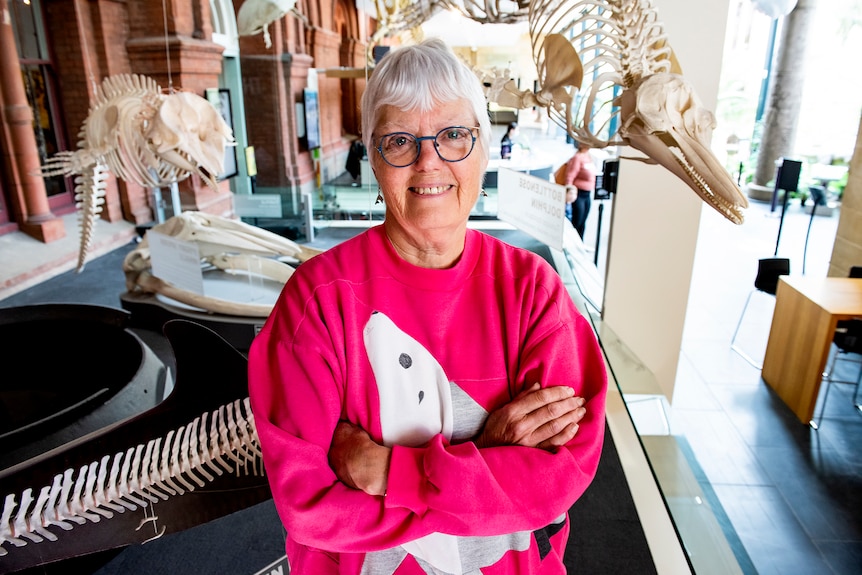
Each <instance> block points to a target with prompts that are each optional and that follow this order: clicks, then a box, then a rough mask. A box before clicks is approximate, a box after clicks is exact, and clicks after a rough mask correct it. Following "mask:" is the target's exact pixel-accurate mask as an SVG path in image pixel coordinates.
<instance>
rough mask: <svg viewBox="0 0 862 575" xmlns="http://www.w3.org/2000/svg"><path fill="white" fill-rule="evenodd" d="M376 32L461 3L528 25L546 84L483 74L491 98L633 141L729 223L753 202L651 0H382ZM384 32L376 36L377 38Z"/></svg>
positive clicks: (475, 12) (595, 141)
mask: <svg viewBox="0 0 862 575" xmlns="http://www.w3.org/2000/svg"><path fill="white" fill-rule="evenodd" d="M377 4H378V21H379V22H380V23H381V29H380V30H379V31H378V35H384V34H392V33H395V32H398V31H400V30H404V29H406V28H409V27H416V26H419V25H420V24H421V23H422V22H423V21H424V20H425V19H427V18H430V17H431V16H432V15H433V14H435V13H436V12H437V11H438V10H442V9H444V8H449V9H456V10H457V11H458V12H460V13H461V14H462V15H464V16H465V17H467V18H471V19H473V20H476V21H477V22H480V23H502V22H517V21H522V20H523V19H524V17H525V16H526V19H527V20H528V22H529V29H530V42H531V44H532V53H533V61H534V63H535V65H536V70H537V72H538V80H539V88H538V90H537V91H536V92H535V93H534V92H532V91H530V90H520V89H518V87H517V85H516V84H515V82H514V80H510V79H509V77H508V73H509V72H508V70H506V71H503V72H500V71H498V70H493V71H490V72H488V71H480V72H478V75H479V76H480V78H482V80H483V84H484V85H485V87H486V90H485V93H486V97H487V98H488V100H489V101H492V102H496V103H498V104H500V105H502V106H506V107H511V108H517V109H521V108H528V107H532V106H537V107H540V108H545V109H547V112H548V116H549V117H550V118H551V120H553V121H554V122H555V123H557V124H558V125H559V126H560V127H562V128H563V129H565V130H566V132H567V133H568V134H569V135H570V136H571V137H573V138H574V139H575V140H578V141H580V142H584V143H586V144H589V145H590V146H592V147H594V148H604V147H608V146H630V147H632V148H635V149H637V150H639V151H641V152H643V153H644V154H645V155H646V156H647V160H643V158H634V159H638V160H641V161H648V162H650V163H658V164H661V165H662V166H664V167H665V168H666V169H668V170H669V171H671V172H672V173H673V174H675V175H676V176H677V177H679V178H680V179H681V180H682V181H683V182H685V184H686V185H687V186H688V187H689V188H691V189H692V190H693V191H694V192H695V193H696V194H697V195H698V196H699V197H700V198H701V199H702V200H703V201H704V202H706V203H707V204H708V205H710V206H711V207H713V208H714V209H715V210H717V211H718V212H719V213H720V214H721V215H723V216H724V217H725V218H727V219H728V220H730V221H732V222H734V223H737V224H739V223H742V221H743V215H742V209H743V208H746V207H747V206H748V200H746V198H745V196H744V195H743V194H742V192H740V191H739V187H738V186H737V185H736V183H735V182H734V181H733V179H732V178H731V177H730V175H729V174H728V173H727V170H725V169H724V166H722V165H721V163H720V162H719V161H718V159H717V158H716V157H715V155H714V154H713V153H712V150H711V149H710V137H711V134H712V129H713V128H714V126H715V117H714V116H713V114H712V112H711V111H709V110H708V109H706V108H704V106H703V105H702V104H701V102H700V100H699V99H698V97H697V94H696V93H695V91H694V89H693V88H692V86H691V84H690V83H689V82H688V81H687V80H686V79H685V77H684V76H683V75H682V72H681V70H680V67H679V65H678V63H677V61H676V58H675V57H674V54H673V51H672V50H671V48H670V46H669V44H668V39H667V36H666V34H665V32H664V29H663V26H662V23H661V21H660V19H659V15H658V12H657V11H656V9H655V8H654V7H653V5H652V2H651V1H650V0H568V1H562V2H561V1H559V0H533V1H531V2H502V1H494V0H486V1H485V2H484V5H482V4H480V3H479V2H475V1H469V0H468V1H463V2H458V1H455V0H437V1H430V2H417V3H413V2H405V1H402V0H394V1H388V2H387V1H384V0H378V3H377ZM377 39H379V38H373V39H372V42H374V41H375V40H377Z"/></svg>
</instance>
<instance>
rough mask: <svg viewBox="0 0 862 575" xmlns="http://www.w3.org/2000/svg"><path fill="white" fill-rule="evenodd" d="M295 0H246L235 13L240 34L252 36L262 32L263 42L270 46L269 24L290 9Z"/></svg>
mask: <svg viewBox="0 0 862 575" xmlns="http://www.w3.org/2000/svg"><path fill="white" fill-rule="evenodd" d="M295 4H296V0H246V1H245V2H243V3H242V6H240V7H239V12H238V13H237V15H236V27H237V31H238V32H239V35H240V36H254V35H255V34H260V33H261V32H263V42H264V44H265V45H266V47H267V48H272V38H270V36H269V25H270V24H272V23H273V22H275V21H276V20H279V19H281V18H283V17H284V16H285V15H286V14H287V13H288V12H290V11H292V10H293V8H294V5H295Z"/></svg>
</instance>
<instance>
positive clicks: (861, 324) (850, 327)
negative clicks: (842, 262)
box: [812, 266, 862, 429]
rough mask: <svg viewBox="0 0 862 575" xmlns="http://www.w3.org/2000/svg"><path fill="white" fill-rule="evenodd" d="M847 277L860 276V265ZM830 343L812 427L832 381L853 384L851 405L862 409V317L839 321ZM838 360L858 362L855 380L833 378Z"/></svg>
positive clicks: (819, 419) (861, 276) (816, 420)
mask: <svg viewBox="0 0 862 575" xmlns="http://www.w3.org/2000/svg"><path fill="white" fill-rule="evenodd" d="M847 277H850V278H857V279H859V278H862V266H853V267H851V268H850V273H849V274H847ZM832 343H834V344H835V347H836V350H835V353H834V354H833V355H832V359H831V361H830V362H829V365H828V366H827V368H826V372H825V373H824V374H823V379H824V381H825V382H826V389H825V391H824V392H823V401H822V403H821V404H820V414H819V415H818V416H817V417H815V419H814V424H813V425H812V427H813V428H814V429H817V428H818V427H819V426H820V421H821V420H822V419H823V412H824V411H825V410H826V399H827V398H828V397H829V388H830V387H831V386H832V384H833V383H839V384H853V385H855V386H856V388H855V391H854V393H853V405H854V406H856V409H858V410H859V411H862V403H860V399H859V383H860V381H862V319H848V320H841V321H839V322H838V325H837V327H836V328H835V335H834V336H833V337H832ZM839 361H848V362H851V363H858V364H860V366H859V374H858V376H857V377H856V381H847V380H837V379H835V366H836V364H837V363H838V362H839Z"/></svg>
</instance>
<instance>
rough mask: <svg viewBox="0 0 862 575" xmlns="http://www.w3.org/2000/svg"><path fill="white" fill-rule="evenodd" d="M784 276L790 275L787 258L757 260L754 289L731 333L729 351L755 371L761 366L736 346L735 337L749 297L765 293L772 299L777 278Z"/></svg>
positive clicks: (761, 366)
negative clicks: (754, 368) (733, 352)
mask: <svg viewBox="0 0 862 575" xmlns="http://www.w3.org/2000/svg"><path fill="white" fill-rule="evenodd" d="M786 275H790V260H789V259H788V258H762V259H760V260H758V262H757V277H755V278H754V289H753V290H751V291H750V292H749V293H748V297H747V298H746V300H745V306H743V308H742V313H741V314H740V315H739V321H738V322H737V324H736V329H735V330H734V332H733V338H732V339H731V340H730V349H732V350H733V351H735V352H736V353H738V354H739V355H740V356H741V357H742V359H744V360H745V361H747V362H748V363H750V364H751V365H753V366H754V367H756V368H757V369H763V364H762V363H758V362H756V361H755V360H753V359H752V358H751V357H750V356H749V355H748V354H747V353H745V351H744V350H743V349H742V348H740V347H739V346H738V345H736V336H737V335H738V334H739V328H740V326H742V320H743V318H744V317H745V312H746V310H747V309H748V304H749V303H751V296H753V295H754V294H755V293H765V294H767V295H771V296H773V297H774V296H775V292H776V291H777V290H778V278H779V276H786Z"/></svg>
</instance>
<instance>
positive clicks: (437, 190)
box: [409, 186, 452, 196]
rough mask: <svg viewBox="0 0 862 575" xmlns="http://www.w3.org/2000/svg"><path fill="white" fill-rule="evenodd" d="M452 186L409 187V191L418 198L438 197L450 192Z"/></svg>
mask: <svg viewBox="0 0 862 575" xmlns="http://www.w3.org/2000/svg"><path fill="white" fill-rule="evenodd" d="M451 188H452V186H430V187H411V188H409V190H410V191H411V192H413V193H414V194H419V195H420V196H439V195H440V194H442V193H443V192H445V191H447V190H450V189H451Z"/></svg>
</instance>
